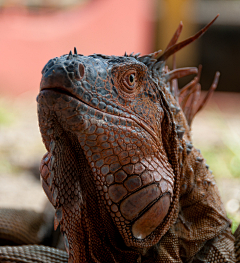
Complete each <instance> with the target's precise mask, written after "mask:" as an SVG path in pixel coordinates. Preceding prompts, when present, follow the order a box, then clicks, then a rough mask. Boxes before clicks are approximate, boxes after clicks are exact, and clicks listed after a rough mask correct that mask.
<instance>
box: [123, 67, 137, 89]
mask: <svg viewBox="0 0 240 263" xmlns="http://www.w3.org/2000/svg"><path fill="white" fill-rule="evenodd" d="M123 80H124V86H125V88H124V90H125V91H126V92H128V93H129V92H133V91H134V90H135V87H136V84H137V73H136V70H130V71H128V73H127V74H126V75H125V77H124V78H123Z"/></svg>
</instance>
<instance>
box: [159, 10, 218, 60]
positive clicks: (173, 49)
mask: <svg viewBox="0 0 240 263" xmlns="http://www.w3.org/2000/svg"><path fill="white" fill-rule="evenodd" d="M218 16H219V15H217V16H216V17H215V18H214V19H213V20H212V21H211V22H210V23H209V24H208V25H206V26H205V27H204V28H203V29H201V30H200V31H199V32H198V33H197V34H196V35H194V36H192V37H190V38H188V39H186V40H184V41H182V42H180V43H178V44H175V45H173V46H171V47H169V48H168V49H167V50H165V52H164V53H163V54H162V55H161V56H160V57H159V58H158V61H166V60H167V59H168V58H169V57H170V56H171V55H173V54H174V53H176V52H177V51H179V50H180V49H182V48H184V47H185V46H187V45H189V44H190V43H192V42H193V41H195V40H196V39H198V38H199V37H200V36H202V35H203V34H204V33H205V32H206V31H207V30H208V28H209V27H210V26H211V25H212V24H213V23H214V21H215V20H216V19H217V18H218Z"/></svg>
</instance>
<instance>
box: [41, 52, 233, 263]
mask: <svg viewBox="0 0 240 263" xmlns="http://www.w3.org/2000/svg"><path fill="white" fill-rule="evenodd" d="M154 56H155V55H151V56H149V57H138V56H127V55H125V56H123V57H114V56H103V55H91V56H88V57H86V56H83V55H77V54H74V55H72V54H71V53H70V54H69V55H63V56H61V57H59V58H55V59H53V60H50V61H49V62H48V63H47V65H46V66H45V67H44V69H43V72H42V73H43V78H42V81H41V87H40V94H39V96H38V99H37V101H38V116H39V125H40V131H41V133H42V137H43V142H44V144H45V146H46V148H47V150H48V153H47V154H46V156H45V157H44V159H43V161H42V164H41V173H42V178H43V188H44V190H45V192H46V194H47V196H48V197H49V200H50V201H51V202H52V204H53V205H54V207H55V208H56V220H55V224H56V226H57V224H58V223H60V225H61V231H62V232H63V234H64V237H65V241H66V248H67V251H68V253H69V262H201V261H200V260H202V261H203V262H204V260H206V261H207V262H218V259H219V262H221V261H220V260H223V261H222V262H235V256H234V238H233V236H232V235H231V230H230V221H229V220H228V219H227V217H226V213H225V211H224V208H223V205H222V202H221V199H220V197H219V193H218V189H217V186H216V184H215V181H214V178H213V176H212V174H211V172H210V171H209V170H208V167H207V166H206V164H205V161H204V159H203V157H202V155H201V154H200V152H199V151H197V150H196V149H195V148H194V147H192V145H191V136H190V128H189V126H188V123H187V120H186V118H185V115H184V113H183V112H182V111H181V110H180V111H179V109H180V108H179V104H178V102H177V101H176V100H175V98H174V97H173V96H172V94H171V92H170V91H169V90H170V86H169V82H167V81H166V79H168V78H169V72H168V70H167V68H166V67H165V64H164V61H158V60H155V61H153V63H151V64H149V61H150V59H152V58H153V57H154ZM216 259H217V260H216Z"/></svg>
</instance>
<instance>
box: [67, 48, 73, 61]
mask: <svg viewBox="0 0 240 263" xmlns="http://www.w3.org/2000/svg"><path fill="white" fill-rule="evenodd" d="M67 59H72V50H70V52H69V54H68V57H67Z"/></svg>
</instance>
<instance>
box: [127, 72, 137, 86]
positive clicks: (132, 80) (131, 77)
mask: <svg viewBox="0 0 240 263" xmlns="http://www.w3.org/2000/svg"><path fill="white" fill-rule="evenodd" d="M126 81H127V84H128V85H129V86H132V85H133V84H134V83H135V74H130V75H128V77H127V79H126Z"/></svg>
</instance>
